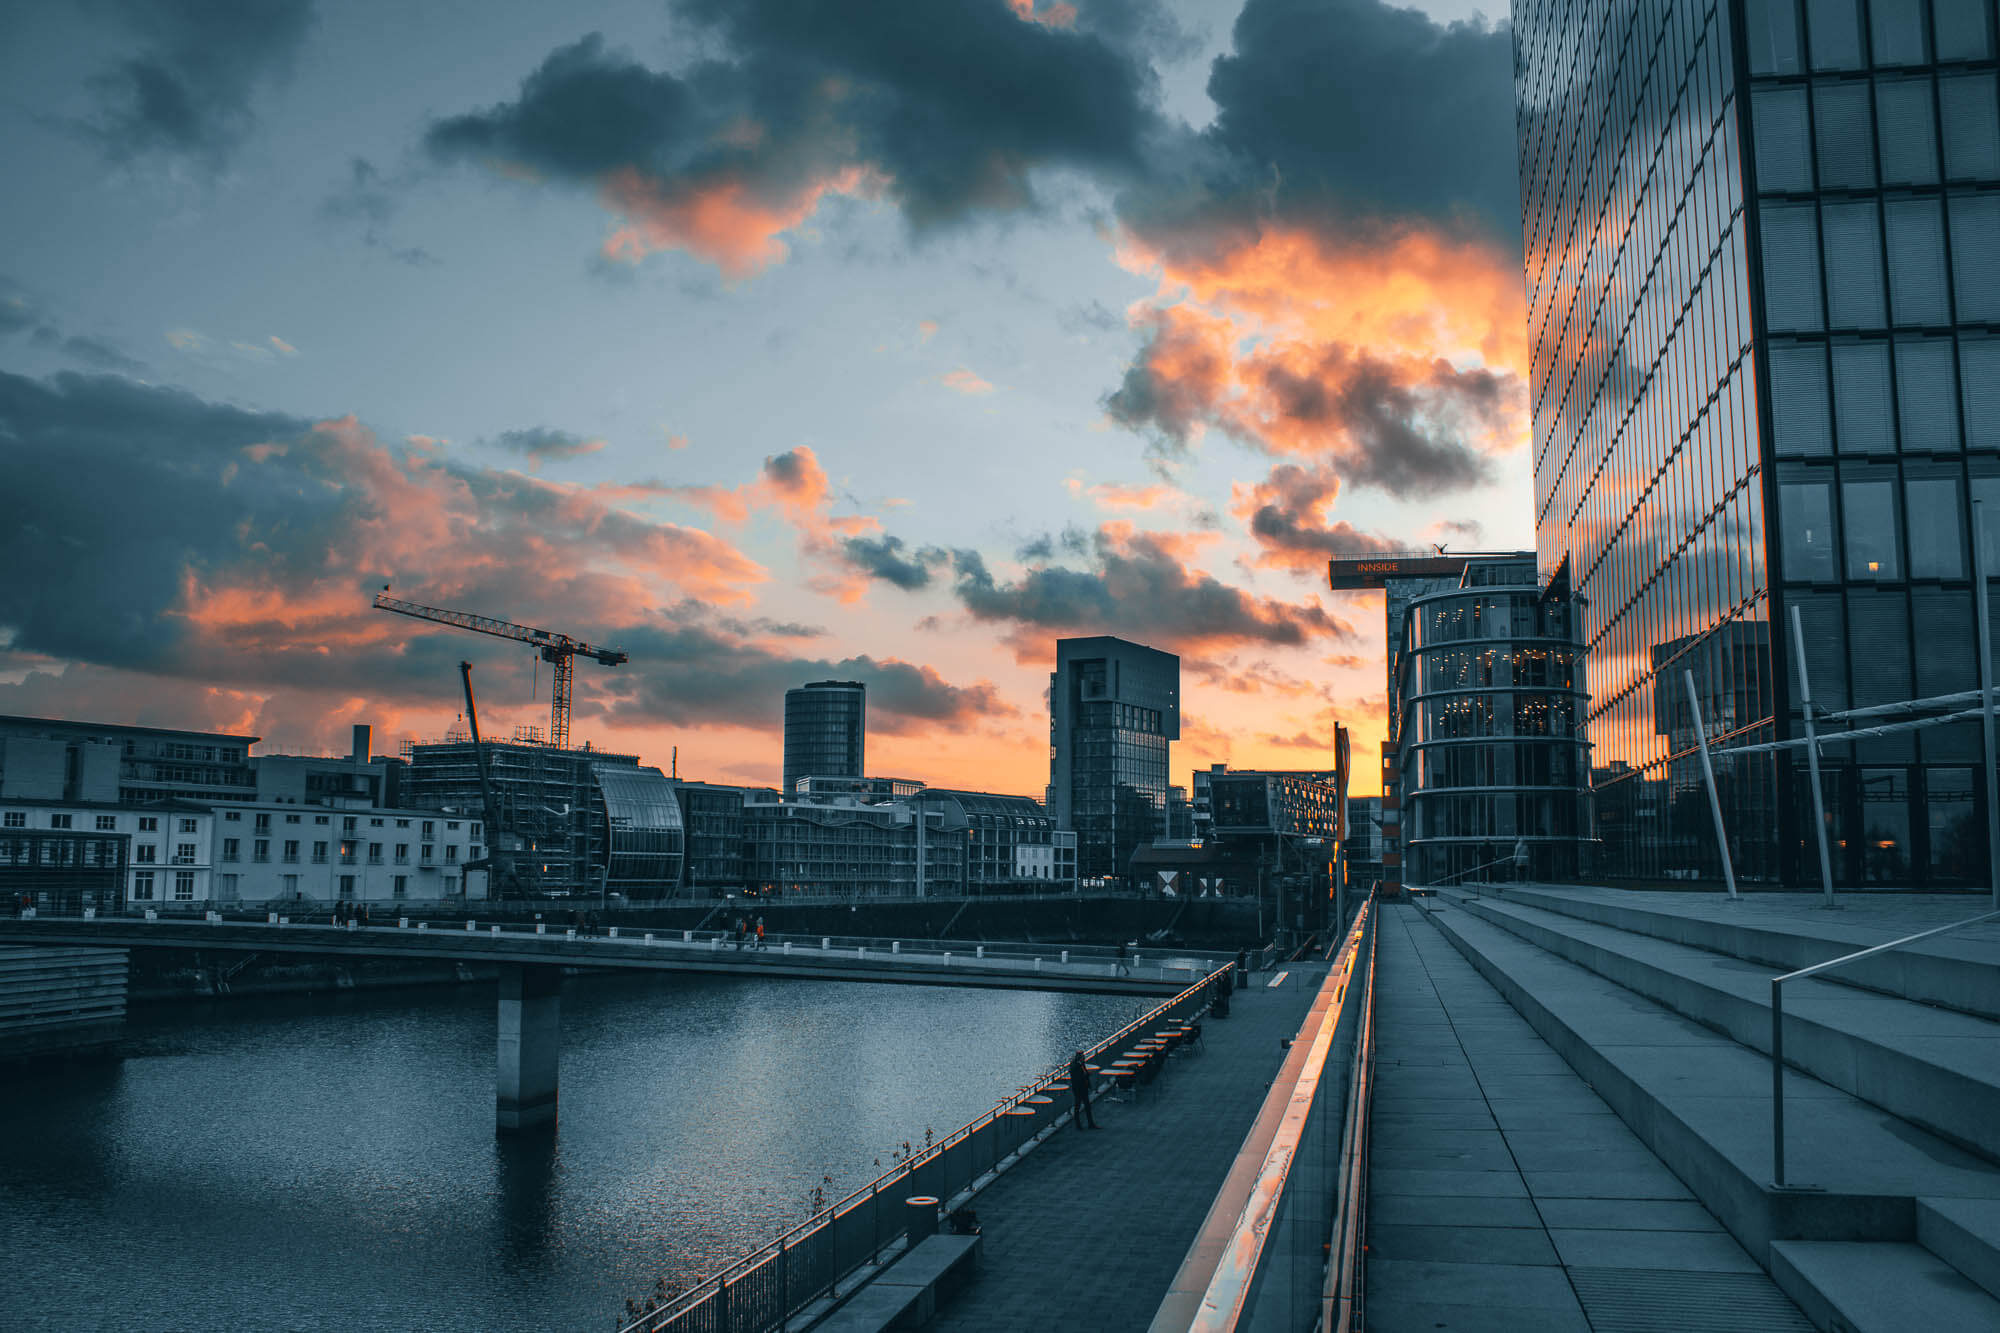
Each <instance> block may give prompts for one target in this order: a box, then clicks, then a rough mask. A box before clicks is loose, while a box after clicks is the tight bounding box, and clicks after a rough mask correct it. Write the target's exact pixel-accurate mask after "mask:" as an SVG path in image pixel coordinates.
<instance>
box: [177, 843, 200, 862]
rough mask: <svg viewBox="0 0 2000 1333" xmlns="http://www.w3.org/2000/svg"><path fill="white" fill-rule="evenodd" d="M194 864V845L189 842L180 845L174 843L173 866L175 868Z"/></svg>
mask: <svg viewBox="0 0 2000 1333" xmlns="http://www.w3.org/2000/svg"><path fill="white" fill-rule="evenodd" d="M194 862H195V855H194V844H193V843H191V842H181V843H175V844H174V864H175V865H177V866H191V865H193V864H194Z"/></svg>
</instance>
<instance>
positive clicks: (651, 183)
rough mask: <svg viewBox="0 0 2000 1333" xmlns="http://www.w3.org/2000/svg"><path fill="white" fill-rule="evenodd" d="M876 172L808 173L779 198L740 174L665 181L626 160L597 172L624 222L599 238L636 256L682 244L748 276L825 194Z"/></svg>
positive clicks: (855, 185) (774, 257)
mask: <svg viewBox="0 0 2000 1333" xmlns="http://www.w3.org/2000/svg"><path fill="white" fill-rule="evenodd" d="M881 184H882V178H881V176H880V174H879V173H877V172H874V171H871V170H869V169H867V168H863V167H848V168H846V169H844V170H841V171H837V172H834V173H833V174H831V175H829V176H826V177H823V178H821V179H818V180H815V181H813V182H811V183H809V184H807V185H805V186H804V187H802V188H799V189H797V190H794V191H792V192H790V193H788V194H786V195H785V196H784V197H782V198H779V199H766V198H762V197H760V196H759V195H758V194H757V193H756V192H755V191H754V190H753V189H752V188H751V186H750V185H749V184H748V183H747V182H745V181H742V180H731V179H724V180H717V181H711V182H708V183H705V184H702V185H699V186H689V187H685V188H682V187H678V186H675V187H669V186H667V185H665V184H663V183H662V182H660V181H657V180H653V179H651V178H649V177H647V176H645V175H643V174H641V173H640V172H639V171H638V170H637V169H635V168H632V167H621V168H619V169H618V170H617V171H614V172H612V173H611V174H610V175H609V176H607V177H606V178H605V180H604V186H603V189H604V197H605V201H606V203H607V205H608V206H610V207H611V208H613V209H615V210H617V211H618V212H619V213H621V214H622V215H623V216H624V217H625V219H626V222H625V225H623V226H621V227H619V228H617V229H616V230H615V231H613V232H612V233H611V235H610V236H609V237H608V238H607V239H606V240H605V242H604V255H605V257H606V258H607V259H618V260H624V261H626V262H629V263H637V262H638V261H639V260H641V259H644V258H645V257H646V256H647V255H649V254H651V253H652V252H653V251H655V250H688V251H691V252H693V253H694V254H697V255H700V256H701V257H702V258H704V259H707V260H709V261H710V262H712V263H713V264H714V265H715V266H716V267H717V268H719V269H721V270H722V271H723V273H724V274H726V275H727V276H729V277H731V278H745V277H750V276H753V275H755V274H757V273H760V272H762V271H763V270H764V269H766V268H769V267H770V266H771V265H772V264H775V263H778V262H779V261H780V260H782V259H784V257H785V256H786V254H787V253H789V251H788V249H787V247H786V245H785V243H784V242H783V241H781V240H779V239H778V237H779V234H780V233H783V232H787V231H790V230H792V229H793V228H794V227H797V226H798V225H799V224H800V223H802V222H804V221H805V220H806V219H807V218H808V217H810V216H812V213H813V210H814V209H816V208H818V207H819V204H820V200H821V199H823V198H825V197H826V196H827V195H829V194H850V195H851V194H872V193H876V192H878V191H879V190H880V188H881Z"/></svg>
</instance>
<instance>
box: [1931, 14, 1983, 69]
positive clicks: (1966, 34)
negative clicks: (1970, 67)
mask: <svg viewBox="0 0 2000 1333" xmlns="http://www.w3.org/2000/svg"><path fill="white" fill-rule="evenodd" d="M1931 14H1932V23H1933V25H1934V31H1935V32H1936V34H1937V58H1938V59H1939V60H1984V59H1986V57H1987V56H1989V55H1991V54H1992V51H1993V45H1992V42H1991V41H1990V40H1989V38H1988V36H1987V31H1986V5H1985V2H1984V0H1932V8H1931Z"/></svg>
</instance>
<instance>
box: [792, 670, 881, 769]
mask: <svg viewBox="0 0 2000 1333" xmlns="http://www.w3.org/2000/svg"><path fill="white" fill-rule="evenodd" d="M867 749H868V687H867V686H866V685H864V684H863V683H862V682H860V681H858V680H816V681H814V682H812V683H811V684H809V685H801V686H799V687H798V688H797V689H794V690H786V691H785V776H784V786H783V790H785V791H788V792H789V791H795V790H797V788H798V783H799V780H800V779H801V778H807V777H829V778H858V777H860V776H861V775H862V772H863V771H864V769H865V768H866V767H867Z"/></svg>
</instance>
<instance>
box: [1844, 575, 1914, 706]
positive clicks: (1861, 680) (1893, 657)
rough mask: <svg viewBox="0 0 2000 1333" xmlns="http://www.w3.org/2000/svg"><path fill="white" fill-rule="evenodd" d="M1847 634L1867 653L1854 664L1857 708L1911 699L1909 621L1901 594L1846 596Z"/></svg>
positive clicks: (1856, 657)
mask: <svg viewBox="0 0 2000 1333" xmlns="http://www.w3.org/2000/svg"><path fill="white" fill-rule="evenodd" d="M1847 632H1848V636H1849V637H1848V642H1849V643H1851V644H1866V645H1867V651H1866V652H1857V653H1853V654H1850V656H1851V657H1852V659H1853V662H1854V705H1853V706H1854V707H1856V708H1868V707H1872V706H1873V705H1875V704H1892V703H1899V702H1901V701H1902V700H1904V699H1907V698H1909V697H1910V620H1909V611H1908V607H1907V606H1906V604H1905V603H1904V600H1903V595H1902V594H1901V593H1899V592H1873V591H1867V592H1856V591H1850V592H1849V593H1848V594H1847Z"/></svg>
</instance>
